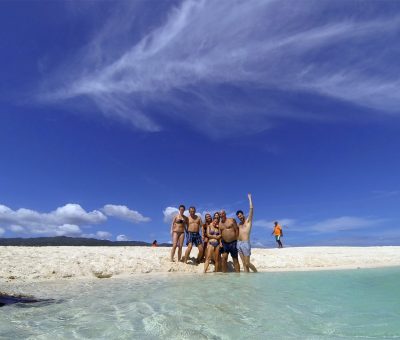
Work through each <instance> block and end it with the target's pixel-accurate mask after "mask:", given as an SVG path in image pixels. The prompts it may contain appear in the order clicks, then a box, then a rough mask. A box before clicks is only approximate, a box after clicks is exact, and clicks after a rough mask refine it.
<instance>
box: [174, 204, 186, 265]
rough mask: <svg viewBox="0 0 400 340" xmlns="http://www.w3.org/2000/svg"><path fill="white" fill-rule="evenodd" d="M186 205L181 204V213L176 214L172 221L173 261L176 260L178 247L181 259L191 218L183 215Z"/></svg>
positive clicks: (179, 258) (179, 259)
mask: <svg viewBox="0 0 400 340" xmlns="http://www.w3.org/2000/svg"><path fill="white" fill-rule="evenodd" d="M184 212H185V206H184V205H180V206H179V214H178V215H176V216H175V217H174V218H173V220H172V223H171V236H172V249H171V262H174V256H175V250H176V247H178V261H181V256H182V247H183V241H184V239H185V231H186V230H187V228H188V225H189V220H188V218H187V217H186V216H185V215H183V213H184Z"/></svg>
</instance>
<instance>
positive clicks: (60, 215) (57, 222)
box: [0, 203, 107, 236]
mask: <svg viewBox="0 0 400 340" xmlns="http://www.w3.org/2000/svg"><path fill="white" fill-rule="evenodd" d="M106 220H107V217H106V216H105V215H104V214H103V213H102V212H100V211H98V210H93V211H90V212H87V211H86V210H84V209H83V208H82V207H81V206H80V205H79V204H71V203H69V204H66V205H64V206H62V207H59V208H57V209H56V210H53V211H51V212H49V213H41V212H38V211H35V210H31V209H25V208H20V209H17V210H12V209H11V208H9V207H7V206H5V205H2V204H0V223H1V224H2V225H4V226H5V227H6V228H7V229H9V230H11V231H13V232H14V233H31V234H38V235H48V236H61V235H68V236H79V235H80V234H81V233H82V231H81V229H80V226H89V225H93V224H99V223H103V222H105V221H106Z"/></svg>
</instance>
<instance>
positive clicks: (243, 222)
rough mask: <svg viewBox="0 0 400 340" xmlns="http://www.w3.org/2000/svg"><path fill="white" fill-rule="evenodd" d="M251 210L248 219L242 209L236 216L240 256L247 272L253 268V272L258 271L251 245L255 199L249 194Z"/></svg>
mask: <svg viewBox="0 0 400 340" xmlns="http://www.w3.org/2000/svg"><path fill="white" fill-rule="evenodd" d="M247 197H248V198H249V205H250V211H249V216H248V217H247V219H246V216H244V213H243V211H242V210H238V211H237V212H236V216H237V217H238V218H239V220H240V223H239V236H238V241H237V249H238V252H239V255H240V258H241V260H242V263H243V268H244V271H245V272H247V273H248V272H249V271H250V270H249V269H251V270H252V271H253V272H257V269H256V267H255V266H254V265H253V264H252V263H251V262H250V255H251V245H250V232H251V227H252V223H253V201H252V199H251V194H248V195H247Z"/></svg>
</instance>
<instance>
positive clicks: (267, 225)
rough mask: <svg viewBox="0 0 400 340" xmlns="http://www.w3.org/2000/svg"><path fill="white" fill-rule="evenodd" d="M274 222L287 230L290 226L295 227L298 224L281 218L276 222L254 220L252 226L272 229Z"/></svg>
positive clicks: (290, 219)
mask: <svg viewBox="0 0 400 340" xmlns="http://www.w3.org/2000/svg"><path fill="white" fill-rule="evenodd" d="M275 221H278V222H279V224H280V225H281V226H283V227H289V228H292V226H295V225H296V224H297V223H298V222H297V221H296V220H295V219H292V218H282V219H276V220H267V219H260V220H254V221H253V226H255V227H262V228H267V229H272V228H273V226H274V222H275Z"/></svg>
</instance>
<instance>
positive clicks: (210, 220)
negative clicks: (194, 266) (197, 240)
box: [201, 213, 213, 261]
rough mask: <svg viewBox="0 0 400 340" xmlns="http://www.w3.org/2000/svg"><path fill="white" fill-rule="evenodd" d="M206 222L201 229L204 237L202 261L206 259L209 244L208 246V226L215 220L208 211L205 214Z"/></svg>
mask: <svg viewBox="0 0 400 340" xmlns="http://www.w3.org/2000/svg"><path fill="white" fill-rule="evenodd" d="M204 219H205V222H204V223H203V226H202V229H201V235H202V239H203V257H202V258H201V260H202V261H205V256H206V255H207V246H208V237H207V228H208V226H209V225H210V224H211V222H212V221H213V219H212V217H211V214H209V213H207V214H205V216H204Z"/></svg>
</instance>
